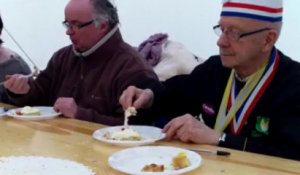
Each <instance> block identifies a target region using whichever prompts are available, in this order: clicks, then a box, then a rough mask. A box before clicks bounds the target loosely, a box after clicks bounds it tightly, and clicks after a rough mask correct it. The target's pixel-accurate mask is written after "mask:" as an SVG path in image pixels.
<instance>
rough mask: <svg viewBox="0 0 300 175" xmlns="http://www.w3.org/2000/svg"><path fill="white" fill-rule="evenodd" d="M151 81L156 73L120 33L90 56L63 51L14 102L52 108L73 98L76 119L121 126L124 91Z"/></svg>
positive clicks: (63, 49) (70, 49) (68, 50)
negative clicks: (121, 99) (24, 93)
mask: <svg viewBox="0 0 300 175" xmlns="http://www.w3.org/2000/svg"><path fill="white" fill-rule="evenodd" d="M149 79H157V76H156V74H155V73H154V72H153V70H152V68H151V67H149V66H148V65H147V63H146V62H145V61H144V60H143V59H141V58H140V55H139V54H138V52H137V51H135V50H134V49H133V48H132V47H131V46H129V45H128V44H126V43H125V42H124V41H123V40H122V37H121V34H120V32H119V31H117V32H116V33H115V34H114V35H113V36H112V37H111V38H110V39H109V40H108V41H107V42H106V43H104V44H103V45H102V46H100V48H98V49H97V50H96V51H95V52H94V53H92V54H91V55H89V56H86V57H78V56H76V55H75V54H74V52H73V48H72V46H67V47H65V48H62V49H60V50H59V51H58V52H56V53H55V54H54V55H53V57H52V58H51V60H50V61H49V63H48V65H47V68H46V69H45V70H44V71H42V72H41V73H40V75H39V76H38V77H37V79H36V80H34V81H32V82H30V87H31V89H30V92H29V93H28V94H26V95H23V96H14V98H13V100H14V102H15V103H16V105H18V106H24V105H35V106H36V105H48V106H49V105H51V106H52V105H53V104H54V103H55V101H56V99H57V98H58V97H73V98H74V99H75V101H76V103H77V105H78V111H77V113H76V118H78V119H82V120H87V121H92V122H98V123H102V124H106V125H119V124H121V123H122V122H123V119H124V117H123V110H122V107H121V106H120V104H119V97H120V95H121V94H122V92H123V90H124V89H126V88H127V87H128V86H129V85H139V84H141V83H143V81H146V80H149Z"/></svg>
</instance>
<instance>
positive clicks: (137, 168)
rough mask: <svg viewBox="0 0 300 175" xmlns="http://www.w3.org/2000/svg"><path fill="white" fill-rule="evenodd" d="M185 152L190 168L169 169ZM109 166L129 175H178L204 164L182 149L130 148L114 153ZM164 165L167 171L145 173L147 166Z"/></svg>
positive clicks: (198, 156)
mask: <svg viewBox="0 0 300 175" xmlns="http://www.w3.org/2000/svg"><path fill="white" fill-rule="evenodd" d="M180 152H184V153H185V154H186V156H187V157H188V159H189V161H190V166H188V167H186V168H182V169H179V170H174V169H168V167H170V166H171V163H172V159H173V158H174V157H175V156H177V155H178V153H180ZM108 163H109V165H110V166H111V167H112V168H114V169H115V170H118V171H121V172H123V173H128V174H138V175H176V174H182V173H187V172H190V171H192V170H194V169H196V168H198V167H199V166H200V165H201V163H202V158H201V156H200V155H199V154H197V153H195V152H193V151H189V150H186V149H182V148H176V147H170V146H142V147H135V148H128V149H124V150H121V151H118V152H116V153H113V154H112V155H111V156H110V157H109V159H108ZM153 163H154V164H159V165H160V164H163V165H164V166H165V167H166V170H164V171H163V172H143V171H142V169H143V167H144V166H145V165H149V164H153Z"/></svg>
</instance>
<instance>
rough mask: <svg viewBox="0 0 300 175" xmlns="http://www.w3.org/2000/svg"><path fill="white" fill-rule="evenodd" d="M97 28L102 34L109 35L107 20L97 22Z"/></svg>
mask: <svg viewBox="0 0 300 175" xmlns="http://www.w3.org/2000/svg"><path fill="white" fill-rule="evenodd" d="M95 25H96V27H97V29H98V30H99V32H100V33H104V34H105V33H107V31H108V29H109V23H108V21H107V20H105V21H101V22H100V21H97V22H96V24H95Z"/></svg>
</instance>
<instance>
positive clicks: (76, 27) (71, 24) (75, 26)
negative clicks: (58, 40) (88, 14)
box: [62, 20, 94, 30]
mask: <svg viewBox="0 0 300 175" xmlns="http://www.w3.org/2000/svg"><path fill="white" fill-rule="evenodd" d="M93 22H94V20H91V21H88V22H85V23H80V22H68V21H63V22H62V24H63V26H64V27H65V28H66V29H73V30H79V29H81V28H83V27H86V26H88V25H90V24H92V23H93Z"/></svg>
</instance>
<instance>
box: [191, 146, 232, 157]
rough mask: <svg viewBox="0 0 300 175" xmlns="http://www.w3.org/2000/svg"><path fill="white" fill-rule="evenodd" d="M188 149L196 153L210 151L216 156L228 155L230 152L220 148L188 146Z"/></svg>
mask: <svg viewBox="0 0 300 175" xmlns="http://www.w3.org/2000/svg"><path fill="white" fill-rule="evenodd" d="M188 150H191V151H194V152H197V153H210V154H214V155H218V156H229V155H230V152H228V151H221V150H209V149H193V148H188Z"/></svg>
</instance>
